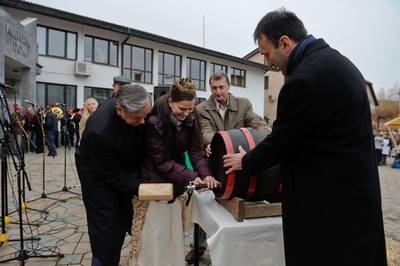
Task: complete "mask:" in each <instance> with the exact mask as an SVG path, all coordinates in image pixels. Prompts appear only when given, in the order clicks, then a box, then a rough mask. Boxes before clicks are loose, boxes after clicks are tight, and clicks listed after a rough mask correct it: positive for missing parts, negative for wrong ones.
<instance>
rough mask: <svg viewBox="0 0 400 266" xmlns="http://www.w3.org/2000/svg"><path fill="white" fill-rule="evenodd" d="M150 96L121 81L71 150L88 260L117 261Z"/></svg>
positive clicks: (129, 210)
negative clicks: (84, 220)
mask: <svg viewBox="0 0 400 266" xmlns="http://www.w3.org/2000/svg"><path fill="white" fill-rule="evenodd" d="M150 108H151V107H150V98H149V95H148V93H147V92H146V90H145V89H144V88H143V87H141V86H138V85H124V86H122V87H121V88H120V89H119V91H118V93H117V94H116V97H114V98H113V99H110V100H108V101H106V102H105V103H104V104H103V105H101V106H100V107H99V108H98V109H97V110H96V112H94V113H93V114H92V115H91V116H90V118H89V119H88V121H87V124H86V128H85V131H84V133H83V136H82V140H81V143H80V146H79V148H78V150H77V153H76V155H75V157H76V167H77V169H78V174H79V179H80V181H81V184H82V197H83V201H84V204H85V208H86V214H87V221H88V229H89V239H90V245H91V248H92V253H93V259H92V265H96V266H103V265H104V266H105V265H107V266H109V265H110V266H114V265H118V263H119V259H120V253H121V247H122V244H123V242H124V238H125V235H126V232H128V231H129V230H130V228H131V222H132V204H131V201H132V197H133V195H137V190H138V170H139V164H140V158H141V156H142V154H143V152H144V146H143V126H142V125H143V124H144V118H145V117H146V115H147V113H149V111H150Z"/></svg>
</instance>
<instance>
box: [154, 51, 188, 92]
mask: <svg viewBox="0 0 400 266" xmlns="http://www.w3.org/2000/svg"><path fill="white" fill-rule="evenodd" d="M160 53H162V54H163V64H162V72H163V73H160V71H159V68H158V69H157V72H158V75H159V76H160V75H163V81H164V76H165V65H164V62H165V54H169V55H173V56H174V81H175V78H178V79H180V78H181V77H182V55H179V54H174V53H170V52H165V51H158V55H159V56H160ZM176 57H179V58H180V64H179V72H180V75H179V76H178V75H176ZM158 64H160V60H158ZM157 84H158V85H169V84H166V83H164V82H163V83H159V82H158V80H157Z"/></svg>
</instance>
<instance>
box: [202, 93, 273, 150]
mask: <svg viewBox="0 0 400 266" xmlns="http://www.w3.org/2000/svg"><path fill="white" fill-rule="evenodd" d="M228 97H229V98H228V107H227V110H226V113H225V117H224V119H223V118H222V117H221V115H220V114H219V112H218V110H217V105H216V103H215V101H214V98H213V96H210V97H209V98H208V99H207V100H206V101H204V102H202V103H200V104H199V105H197V107H196V108H197V111H198V113H199V115H200V124H201V130H202V134H203V141H204V145H208V144H210V143H211V140H212V138H213V136H214V134H215V133H216V132H217V131H221V130H223V131H225V130H230V129H237V128H241V127H254V128H258V127H261V128H267V124H266V123H265V121H264V120H263V119H262V118H261V117H260V116H259V115H257V114H256V113H254V112H253V107H252V105H251V103H250V101H249V100H248V99H247V98H240V97H235V96H233V95H232V94H231V93H229V96H228Z"/></svg>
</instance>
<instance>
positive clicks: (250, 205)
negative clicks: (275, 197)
mask: <svg viewBox="0 0 400 266" xmlns="http://www.w3.org/2000/svg"><path fill="white" fill-rule="evenodd" d="M244 210H245V214H244V218H245V219H247V218H257V217H272V216H281V215H282V204H281V203H280V202H278V203H269V202H267V201H261V202H244Z"/></svg>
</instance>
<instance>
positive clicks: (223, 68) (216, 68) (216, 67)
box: [210, 63, 227, 75]
mask: <svg viewBox="0 0 400 266" xmlns="http://www.w3.org/2000/svg"><path fill="white" fill-rule="evenodd" d="M217 71H222V72H224V73H225V74H226V73H227V67H226V66H224V65H220V64H215V63H211V73H210V74H211V75H212V74H214V73H215V72H217Z"/></svg>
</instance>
